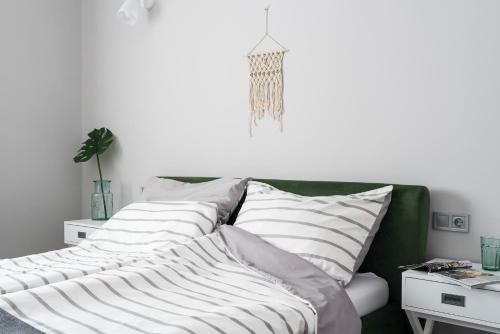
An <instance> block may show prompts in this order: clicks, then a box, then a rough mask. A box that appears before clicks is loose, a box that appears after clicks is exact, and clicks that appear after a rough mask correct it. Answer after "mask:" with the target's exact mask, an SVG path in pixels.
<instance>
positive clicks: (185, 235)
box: [82, 201, 217, 253]
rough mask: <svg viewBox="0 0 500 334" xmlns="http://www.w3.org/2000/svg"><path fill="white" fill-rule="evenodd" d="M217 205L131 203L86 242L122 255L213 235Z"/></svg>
mask: <svg viewBox="0 0 500 334" xmlns="http://www.w3.org/2000/svg"><path fill="white" fill-rule="evenodd" d="M216 223H217V205H216V204H214V203H207V202H191V201H161V202H160V201H154V202H143V203H133V204H130V205H128V206H126V207H124V208H123V209H121V210H120V211H119V212H117V213H116V214H115V215H114V216H113V217H112V218H111V219H109V220H108V221H107V222H106V223H105V224H104V225H103V227H102V229H100V230H98V231H96V232H95V233H94V234H92V235H91V236H90V237H89V238H88V240H86V241H84V243H82V246H83V247H87V246H90V245H93V246H97V247H99V248H100V249H105V250H108V251H115V252H116V251H118V252H135V253H141V252H150V251H153V250H154V249H161V248H164V247H167V248H168V247H171V246H172V245H179V244H182V243H186V242H188V241H190V240H191V239H193V238H196V237H200V236H203V235H205V234H209V233H212V231H213V230H214V228H215V224H216Z"/></svg>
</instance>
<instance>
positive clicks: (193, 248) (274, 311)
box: [0, 233, 317, 334]
mask: <svg viewBox="0 0 500 334" xmlns="http://www.w3.org/2000/svg"><path fill="white" fill-rule="evenodd" d="M0 308H1V309H2V310H4V311H6V312H8V313H10V314H12V315H13V316H15V317H17V318H19V319H21V320H22V321H24V322H26V323H27V324H29V325H31V326H33V327H34V328H36V329H39V330H40V331H43V332H46V333H57V334H60V333H79V334H87V333H88V334H95V333H120V334H128V333H148V334H153V333H174V334H176V333H190V334H198V333H203V334H216V333H219V334H233V333H251V334H266V333H271V334H278V333H288V334H307V333H315V331H316V320H317V319H316V315H315V312H314V310H313V308H312V307H311V306H310V305H309V304H308V303H307V302H305V301H303V300H302V299H300V298H298V297H296V296H294V295H292V294H290V293H289V292H287V291H286V290H285V289H284V288H281V287H280V286H278V285H276V284H275V283H272V282H271V281H269V280H267V279H266V278H265V277H263V276H261V275H259V274H257V273H255V272H253V271H250V270H249V269H247V268H246V267H244V266H242V265H240V264H239V263H237V262H236V261H234V260H233V259H232V258H230V257H229V256H228V255H227V253H226V252H225V250H224V245H223V243H222V241H221V240H220V237H219V236H218V234H217V233H213V234H210V235H207V236H203V237H200V238H197V239H194V240H193V241H192V242H190V243H187V244H183V245H178V246H175V247H173V248H170V249H169V250H165V251H164V252H163V253H162V254H158V257H157V258H155V259H154V260H150V259H142V260H140V261H137V262H135V263H133V264H129V265H127V266H122V267H120V268H115V269H110V270H106V271H102V272H98V273H94V274H91V275H87V276H83V277H79V278H74V279H70V280H65V281H61V282H58V283H53V284H50V285H44V286H41V287H38V288H33V289H29V290H24V291H19V292H15V293H10V294H5V295H2V296H0Z"/></svg>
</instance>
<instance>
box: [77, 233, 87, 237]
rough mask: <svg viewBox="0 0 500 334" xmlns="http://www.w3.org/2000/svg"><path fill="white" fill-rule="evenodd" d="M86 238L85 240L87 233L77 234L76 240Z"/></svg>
mask: <svg viewBox="0 0 500 334" xmlns="http://www.w3.org/2000/svg"><path fill="white" fill-rule="evenodd" d="M86 238H87V233H85V232H78V239H86Z"/></svg>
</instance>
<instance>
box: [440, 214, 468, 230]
mask: <svg viewBox="0 0 500 334" xmlns="http://www.w3.org/2000/svg"><path fill="white" fill-rule="evenodd" d="M469 220H470V215H468V214H461V213H445V212H434V213H433V214H432V228H433V229H435V230H441V231H452V232H462V233H468V232H469Z"/></svg>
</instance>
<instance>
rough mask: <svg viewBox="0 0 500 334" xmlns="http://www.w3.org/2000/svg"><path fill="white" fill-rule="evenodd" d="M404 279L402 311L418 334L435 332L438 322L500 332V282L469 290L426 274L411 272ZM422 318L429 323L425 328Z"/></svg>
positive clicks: (499, 273) (477, 266)
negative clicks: (435, 324) (436, 322)
mask: <svg viewBox="0 0 500 334" xmlns="http://www.w3.org/2000/svg"><path fill="white" fill-rule="evenodd" d="M474 269H476V270H481V265H480V264H474ZM491 273H493V274H496V275H500V272H491ZM402 277H403V282H402V286H403V291H402V293H403V296H402V297H403V298H402V308H403V309H404V310H405V311H406V315H407V316H408V319H409V321H410V324H411V327H412V329H413V332H414V333H415V334H430V333H432V329H433V326H434V322H435V321H439V322H445V323H449V324H454V325H458V326H463V327H469V328H475V329H480V330H483V331H488V332H493V333H500V283H497V284H490V285H485V286H484V287H482V288H479V289H467V288H465V287H462V286H460V285H456V284H453V283H450V282H448V281H445V280H443V279H441V278H439V277H435V276H431V275H429V274H427V272H422V271H416V270H408V271H405V272H403V275H402ZM419 318H420V319H425V320H426V322H425V326H424V327H423V328H422V325H421V323H420V321H419Z"/></svg>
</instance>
